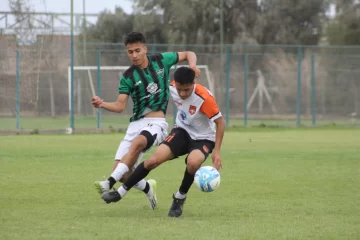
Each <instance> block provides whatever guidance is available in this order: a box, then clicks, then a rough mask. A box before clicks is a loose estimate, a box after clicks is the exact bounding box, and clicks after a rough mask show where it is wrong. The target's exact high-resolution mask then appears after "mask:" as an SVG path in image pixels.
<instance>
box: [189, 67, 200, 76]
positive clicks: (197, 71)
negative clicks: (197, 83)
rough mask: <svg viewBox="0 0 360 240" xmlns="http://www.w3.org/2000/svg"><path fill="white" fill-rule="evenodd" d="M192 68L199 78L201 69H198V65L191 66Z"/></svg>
mask: <svg viewBox="0 0 360 240" xmlns="http://www.w3.org/2000/svg"><path fill="white" fill-rule="evenodd" d="M190 68H191V69H192V70H194V72H195V78H198V77H199V76H200V69H198V67H197V66H190Z"/></svg>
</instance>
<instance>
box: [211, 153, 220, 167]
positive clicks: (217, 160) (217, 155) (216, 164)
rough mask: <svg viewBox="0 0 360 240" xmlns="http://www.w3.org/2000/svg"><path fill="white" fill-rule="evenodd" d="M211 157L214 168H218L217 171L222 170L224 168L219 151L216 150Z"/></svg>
mask: <svg viewBox="0 0 360 240" xmlns="http://www.w3.org/2000/svg"><path fill="white" fill-rule="evenodd" d="M211 157H212V161H213V165H214V168H216V169H217V170H220V168H223V166H222V163H221V158H220V152H219V151H217V150H214V151H213V153H212V155H211Z"/></svg>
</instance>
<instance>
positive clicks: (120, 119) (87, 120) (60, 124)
mask: <svg viewBox="0 0 360 240" xmlns="http://www.w3.org/2000/svg"><path fill="white" fill-rule="evenodd" d="M129 118H130V116H124V115H114V114H113V115H108V116H107V115H104V116H102V117H101V121H100V127H101V128H102V129H109V128H114V129H119V128H126V127H127V125H128V124H129ZM282 118H284V117H282ZM167 121H168V122H169V123H172V122H173V116H169V117H167ZM316 123H317V126H329V125H338V126H349V125H353V126H360V120H359V119H354V120H352V119H350V118H349V119H342V120H339V119H337V120H319V119H318V120H317V122H316ZM261 124H265V125H268V126H287V127H291V126H292V127H294V126H296V116H293V117H291V118H290V117H289V119H281V118H280V117H279V118H278V119H263V120H259V119H257V120H256V119H252V118H251V117H249V119H248V126H250V127H252V126H259V125H261ZM301 125H304V126H312V121H311V119H301ZM229 126H230V127H242V126H244V120H243V119H240V118H230V121H229ZM67 127H69V117H56V118H50V117H21V118H20V129H25V130H34V129H38V130H42V129H43V130H52V129H66V128H67ZM75 128H86V129H89V128H97V118H96V117H90V116H89V117H79V116H76V117H75ZM0 130H16V118H13V117H1V118H0Z"/></svg>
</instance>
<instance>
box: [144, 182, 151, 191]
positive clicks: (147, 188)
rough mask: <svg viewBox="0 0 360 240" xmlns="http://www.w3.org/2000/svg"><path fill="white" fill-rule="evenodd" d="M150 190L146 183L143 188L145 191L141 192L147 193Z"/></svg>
mask: <svg viewBox="0 0 360 240" xmlns="http://www.w3.org/2000/svg"><path fill="white" fill-rule="evenodd" d="M149 190H150V185H149V183H148V182H146V186H145V189H144V190H143V192H144V193H148V192H149Z"/></svg>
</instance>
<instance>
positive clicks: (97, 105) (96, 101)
mask: <svg viewBox="0 0 360 240" xmlns="http://www.w3.org/2000/svg"><path fill="white" fill-rule="evenodd" d="M103 102H104V100H103V99H101V98H100V97H98V96H95V97H93V98H92V99H91V103H92V105H93V106H94V108H100V107H101V104H103Z"/></svg>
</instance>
